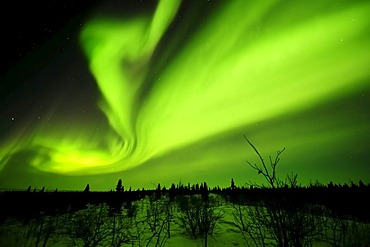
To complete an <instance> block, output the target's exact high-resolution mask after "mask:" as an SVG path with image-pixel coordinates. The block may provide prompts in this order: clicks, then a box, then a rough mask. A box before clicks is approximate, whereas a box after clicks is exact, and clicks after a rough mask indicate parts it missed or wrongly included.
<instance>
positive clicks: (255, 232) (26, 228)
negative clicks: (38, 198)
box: [0, 194, 370, 247]
mask: <svg viewBox="0 0 370 247" xmlns="http://www.w3.org/2000/svg"><path fill="white" fill-rule="evenodd" d="M261 213H262V214H263V213H265V215H262V216H261V215H260V216H259V217H257V218H256V215H259V214H261ZM268 214H269V213H268V212H267V211H266V210H265V209H263V208H257V207H247V206H240V207H239V206H238V205H235V204H232V203H229V202H226V201H225V200H223V199H222V198H221V197H220V196H217V195H212V194H211V195H210V196H209V198H208V199H207V202H205V200H204V198H202V197H201V195H196V196H194V195H193V196H185V197H183V198H181V199H179V200H178V199H176V200H174V201H171V200H170V198H169V197H168V196H162V197H159V198H158V197H157V198H156V197H155V196H154V195H153V196H151V197H146V198H145V199H143V200H140V201H136V202H133V203H132V204H127V205H123V207H122V210H120V211H112V210H111V209H110V208H109V207H108V206H107V205H105V204H101V205H89V206H88V207H87V208H86V209H84V210H80V211H77V212H67V213H63V214H59V215H56V216H47V215H43V216H41V217H40V218H38V219H31V220H29V221H28V222H21V221H19V220H14V219H9V220H7V221H6V223H5V224H3V225H2V226H1V228H0V234H1V235H0V246H2V247H7V246H55V247H62V246H84V247H88V246H116V247H119V246H138V247H141V246H174V247H188V246H199V247H200V246H210V247H221V246H278V245H277V241H276V238H275V240H274V237H273V236H274V235H273V234H272V233H271V231H270V230H268V229H269V228H268V227H267V226H268V225H269V224H270V225H269V226H271V224H272V223H271V221H269V219H270V218H269V217H270V216H271V215H270V216H268ZM294 217H295V216H291V218H294ZM256 219H257V220H256ZM300 219H304V220H306V221H307V222H310V224H306V225H307V226H306V225H305V227H306V228H307V229H306V230H307V231H308V233H307V234H306V236H305V238H306V239H305V240H304V241H303V240H302V241H301V242H302V243H303V245H302V246H343V247H344V246H364V247H365V246H370V245H369V244H370V225H369V223H367V224H363V223H359V222H350V221H348V220H334V219H330V218H327V217H321V216H319V215H315V216H314V217H311V216H310V217H308V216H304V217H303V218H300ZM310 220H311V221H310ZM243 225H244V230H243ZM312 226H315V227H317V229H313V228H312ZM302 236H304V234H302Z"/></svg>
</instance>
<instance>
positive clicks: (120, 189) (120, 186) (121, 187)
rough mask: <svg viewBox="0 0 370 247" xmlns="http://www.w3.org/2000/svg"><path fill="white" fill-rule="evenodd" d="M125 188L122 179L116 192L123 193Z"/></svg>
mask: <svg viewBox="0 0 370 247" xmlns="http://www.w3.org/2000/svg"><path fill="white" fill-rule="evenodd" d="M123 190H124V187H123V186H122V179H119V180H118V183H117V186H116V192H123Z"/></svg>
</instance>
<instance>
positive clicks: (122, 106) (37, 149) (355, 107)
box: [0, 0, 370, 190]
mask: <svg viewBox="0 0 370 247" xmlns="http://www.w3.org/2000/svg"><path fill="white" fill-rule="evenodd" d="M215 2H216V3H215ZM215 2H213V3H212V1H210V2H206V1H204V2H201V1H198V2H191V3H184V2H183V3H181V2H179V1H171V0H161V1H160V2H159V3H158V6H157V7H156V8H155V9H152V10H151V12H149V11H146V12H144V14H140V15H137V16H135V15H127V16H124V15H122V16H120V17H117V16H114V17H113V16H112V17H107V16H105V17H91V19H90V20H89V21H87V23H85V24H84V25H83V27H82V28H81V30H80V36H79V42H80V43H79V44H80V47H81V49H82V51H83V52H84V54H85V58H86V60H85V62H86V63H87V64H88V67H89V70H90V73H91V74H92V75H93V77H94V78H95V82H94V81H90V83H96V84H97V86H98V89H99V94H100V96H101V97H100V99H99V100H98V102H95V103H97V104H98V106H99V109H100V110H101V112H100V113H99V114H100V116H99V117H96V116H95V117H94V116H89V117H88V118H87V119H81V118H79V117H74V116H72V114H70V115H69V114H68V111H65V112H64V114H65V115H59V116H58V121H55V123H54V124H53V126H52V127H46V125H47V123H46V122H40V123H37V124H35V123H31V122H27V123H23V124H21V125H20V126H17V127H16V128H14V129H12V130H11V131H9V132H8V135H7V136H6V137H4V138H1V139H0V147H1V149H0V170H1V175H0V187H3V188H4V187H6V188H26V187H27V186H28V185H32V186H36V187H37V186H38V187H41V186H46V187H47V188H56V187H58V188H61V189H83V187H84V185H85V184H86V183H90V186H91V188H92V189H93V190H106V189H109V188H113V187H114V185H115V183H116V181H117V180H118V178H122V179H123V181H124V184H125V185H126V186H132V187H133V188H141V187H146V188H151V187H153V188H154V187H155V185H156V184H158V183H161V184H163V185H166V186H169V185H170V184H171V183H178V182H179V181H182V182H184V183H187V182H190V183H196V182H202V181H207V183H208V184H209V185H210V186H216V185H220V186H228V185H229V181H230V179H231V177H233V178H234V179H235V181H236V182H237V184H238V185H240V186H241V185H244V184H245V183H246V182H248V181H256V182H260V181H262V178H260V177H259V176H258V174H255V171H253V170H252V169H251V168H249V167H248V165H247V163H246V162H245V160H246V159H248V160H249V161H252V162H257V161H258V160H257V157H256V156H255V154H254V153H253V150H252V149H251V148H250V147H249V146H248V144H247V143H246V142H245V140H244V137H243V135H244V134H245V135H246V136H248V138H249V139H250V140H251V141H252V142H253V143H254V144H255V145H256V146H257V147H258V148H259V150H260V151H261V153H262V154H263V155H265V157H266V158H267V157H268V155H271V156H273V155H274V154H275V153H276V151H277V150H280V149H282V148H283V147H285V148H286V151H285V152H284V153H283V154H282V160H281V164H280V166H281V167H280V174H281V176H283V177H284V174H286V173H290V172H294V173H298V175H299V177H298V178H299V179H300V181H301V182H302V184H306V183H308V182H310V181H316V180H317V181H320V182H322V183H328V182H329V181H334V182H337V183H345V182H346V183H348V182H350V181H355V182H357V181H358V180H360V179H361V180H363V181H364V182H366V183H367V182H370V145H369V144H370V124H369V123H370V122H369V120H370V114H369V113H370V110H369V106H370V70H369V65H370V42H369V40H370V3H369V2H368V1H344V0H343V1H329V0H325V1H322V0H320V1H313V2H312V1H310V2H307V1H283V0H280V1H276V0H273V1H272V0H271V1H222V2H219V1H215ZM50 105H51V106H52V105H53V104H52V103H51V104H50ZM52 111H53V108H52V107H50V112H52ZM102 116H103V117H102ZM6 121H9V120H8V119H7V120H6ZM98 128H99V131H96V129H98ZM19 163H22V165H19Z"/></svg>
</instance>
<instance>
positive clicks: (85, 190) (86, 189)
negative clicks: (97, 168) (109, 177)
mask: <svg viewBox="0 0 370 247" xmlns="http://www.w3.org/2000/svg"><path fill="white" fill-rule="evenodd" d="M84 192H85V193H86V192H90V185H89V184H87V185H86V187H85V189H84Z"/></svg>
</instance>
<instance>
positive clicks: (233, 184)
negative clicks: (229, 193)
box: [230, 178, 235, 190]
mask: <svg viewBox="0 0 370 247" xmlns="http://www.w3.org/2000/svg"><path fill="white" fill-rule="evenodd" d="M230 188H231V189H232V190H235V183H234V179H233V178H232V179H231V186H230Z"/></svg>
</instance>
